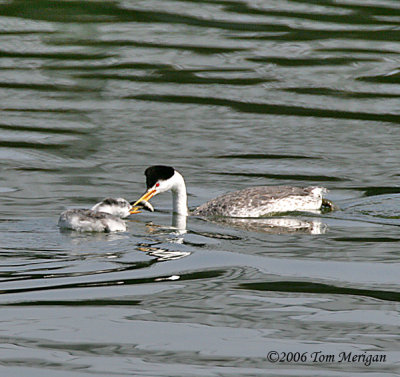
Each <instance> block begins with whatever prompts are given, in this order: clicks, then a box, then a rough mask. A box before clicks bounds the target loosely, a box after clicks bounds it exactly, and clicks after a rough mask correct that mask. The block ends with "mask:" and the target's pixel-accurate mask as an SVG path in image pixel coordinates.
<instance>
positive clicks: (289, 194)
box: [133, 165, 333, 217]
mask: <svg viewBox="0 0 400 377" xmlns="http://www.w3.org/2000/svg"><path fill="white" fill-rule="evenodd" d="M144 174H145V175H146V186H147V190H146V192H145V194H144V195H142V197H140V198H139V199H138V200H137V201H136V202H135V203H133V206H136V205H137V204H138V203H140V202H141V201H143V200H145V201H147V200H150V199H151V198H152V197H153V196H155V195H157V194H160V193H162V192H165V191H168V190H171V192H172V205H173V211H174V213H176V214H178V215H183V216H188V215H189V211H188V207H187V194H186V185H185V180H184V179H183V177H182V175H181V174H180V173H179V172H178V171H176V170H175V169H174V168H173V167H170V166H162V165H157V166H151V167H149V168H147V169H146V171H145V173H144ZM326 191H327V190H326V189H325V188H323V187H305V188H302V187H291V186H258V187H250V188H246V189H244V190H239V191H234V192H230V193H227V194H224V195H221V196H218V197H217V198H215V199H213V200H210V201H208V202H207V203H204V204H202V205H201V206H200V207H197V208H196V209H195V210H194V211H193V212H192V213H191V214H192V215H195V216H201V217H212V216H225V217H260V216H265V215H271V214H274V213H282V212H293V211H301V212H310V211H316V210H320V209H321V207H322V205H323V203H324V204H326V205H327V206H330V205H332V208H331V209H333V204H332V203H330V202H329V201H327V200H326V199H323V194H324V193H325V192H326Z"/></svg>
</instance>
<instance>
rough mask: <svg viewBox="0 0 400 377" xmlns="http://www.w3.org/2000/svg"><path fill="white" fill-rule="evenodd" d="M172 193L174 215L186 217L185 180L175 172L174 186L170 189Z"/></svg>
mask: <svg viewBox="0 0 400 377" xmlns="http://www.w3.org/2000/svg"><path fill="white" fill-rule="evenodd" d="M171 191H172V206H173V211H174V213H177V214H178V215H183V216H188V214H189V212H188V208H187V194H186V185H185V180H184V179H183V177H182V175H181V174H179V173H178V172H177V171H175V174H174V184H173V186H172V187H171Z"/></svg>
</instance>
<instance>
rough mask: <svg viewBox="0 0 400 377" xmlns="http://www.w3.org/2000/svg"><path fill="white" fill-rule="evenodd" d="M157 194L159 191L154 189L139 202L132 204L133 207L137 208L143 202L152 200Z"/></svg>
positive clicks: (146, 193) (147, 192)
mask: <svg viewBox="0 0 400 377" xmlns="http://www.w3.org/2000/svg"><path fill="white" fill-rule="evenodd" d="M156 192H157V190H154V189H153V190H149V191H146V192H145V193H144V194H143V195H142V196H141V197H140V198H139V199H138V200H136V202H135V203H133V204H132V207H135V206H136V205H138V204H139V203H140V202H142V201H143V200H145V201H148V200H150V199H151V198H152V197H153V196H154V195H155V194H156Z"/></svg>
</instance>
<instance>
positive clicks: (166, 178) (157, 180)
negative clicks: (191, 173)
mask: <svg viewBox="0 0 400 377" xmlns="http://www.w3.org/2000/svg"><path fill="white" fill-rule="evenodd" d="M144 174H145V176H146V187H147V190H146V192H145V193H144V194H143V195H142V196H141V197H140V198H139V199H138V200H137V201H136V202H135V203H133V204H132V205H133V207H135V206H136V205H137V204H138V203H140V202H142V201H148V200H150V199H151V198H152V197H153V196H155V195H158V194H161V193H163V192H166V191H169V190H171V191H172V194H173V196H174V197H176V198H177V203H176V206H177V207H176V208H175V207H174V210H175V212H178V213H182V212H187V208H186V207H185V205H186V186H185V181H184V179H183V177H182V175H181V174H180V173H179V172H177V171H176V170H175V169H174V168H173V167H171V166H164V165H155V166H150V167H149V168H147V169H146V170H145V172H144ZM178 207H181V208H178ZM183 208H185V209H183ZM177 209H178V210H177ZM176 210H177V211H176Z"/></svg>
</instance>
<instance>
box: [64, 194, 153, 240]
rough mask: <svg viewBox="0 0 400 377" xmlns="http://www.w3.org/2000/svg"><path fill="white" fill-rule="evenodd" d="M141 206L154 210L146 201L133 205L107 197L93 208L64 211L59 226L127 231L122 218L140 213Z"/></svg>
mask: <svg viewBox="0 0 400 377" xmlns="http://www.w3.org/2000/svg"><path fill="white" fill-rule="evenodd" d="M139 208H144V209H147V210H149V211H154V208H153V206H152V205H151V204H150V203H147V202H144V201H142V202H141V203H140V204H139V203H138V204H137V205H135V206H132V205H131V204H130V203H129V202H128V201H127V200H125V199H123V198H106V199H104V200H102V201H101V202H100V203H97V204H95V205H94V206H93V207H92V208H91V209H69V210H66V211H64V212H62V213H61V215H60V218H59V220H58V226H59V227H60V228H61V229H69V230H76V231H78V232H125V231H126V223H125V221H124V220H122V219H123V218H125V217H128V216H129V215H130V214H133V213H139V212H140V211H139V210H138V209H139Z"/></svg>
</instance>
